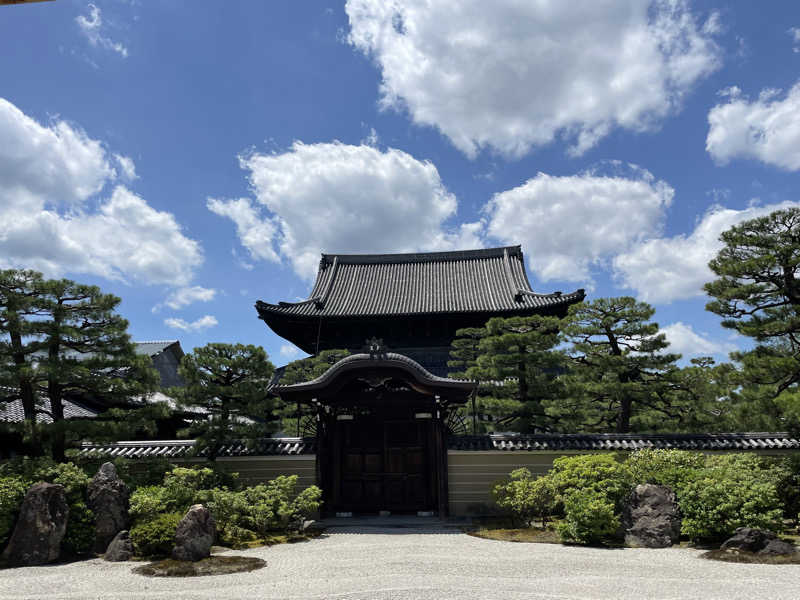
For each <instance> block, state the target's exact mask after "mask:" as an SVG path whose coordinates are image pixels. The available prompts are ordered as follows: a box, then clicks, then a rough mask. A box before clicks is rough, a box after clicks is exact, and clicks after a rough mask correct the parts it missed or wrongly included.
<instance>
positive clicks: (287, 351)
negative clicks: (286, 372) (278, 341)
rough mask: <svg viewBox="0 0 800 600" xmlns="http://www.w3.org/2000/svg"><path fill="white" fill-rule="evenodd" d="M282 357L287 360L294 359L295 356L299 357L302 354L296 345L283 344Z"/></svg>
mask: <svg viewBox="0 0 800 600" xmlns="http://www.w3.org/2000/svg"><path fill="white" fill-rule="evenodd" d="M280 352H281V356H283V357H284V358H287V359H292V358H294V357H295V356H298V355H299V354H300V353H301V350H300V348H298V347H297V346H295V345H294V344H283V345H282V346H281V350H280Z"/></svg>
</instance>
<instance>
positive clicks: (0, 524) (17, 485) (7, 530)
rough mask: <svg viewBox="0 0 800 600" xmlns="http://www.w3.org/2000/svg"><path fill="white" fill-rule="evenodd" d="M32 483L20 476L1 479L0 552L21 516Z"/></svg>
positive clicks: (8, 476) (7, 476) (2, 477)
mask: <svg viewBox="0 0 800 600" xmlns="http://www.w3.org/2000/svg"><path fill="white" fill-rule="evenodd" d="M29 487H30V483H29V482H27V481H25V480H24V479H23V478H22V477H20V476H19V475H6V476H1V477H0V550H2V549H3V546H5V545H6V542H7V541H8V538H10V537H11V533H12V531H13V529H14V524H15V523H16V521H17V515H19V508H20V505H21V504H22V499H23V498H25V493H26V492H27V491H28V488H29Z"/></svg>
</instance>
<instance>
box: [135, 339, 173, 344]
mask: <svg viewBox="0 0 800 600" xmlns="http://www.w3.org/2000/svg"><path fill="white" fill-rule="evenodd" d="M178 341H180V340H144V341H141V342H140V341H136V340H134V342H133V343H134V344H174V343H175V342H178Z"/></svg>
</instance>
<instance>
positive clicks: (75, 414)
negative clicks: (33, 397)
mask: <svg viewBox="0 0 800 600" xmlns="http://www.w3.org/2000/svg"><path fill="white" fill-rule="evenodd" d="M96 416H97V411H95V410H91V409H89V408H86V407H85V406H83V405H81V404H78V403H76V402H72V401H70V400H64V418H65V419H81V418H84V419H85V418H89V419H92V418H94V417H96ZM24 419H25V412H24V411H23V409H22V400H12V401H10V402H0V421H5V422H6V423H20V422H22V421H23V420H24ZM37 421H38V422H39V423H52V422H53V419H52V418H51V417H50V415H46V414H42V413H40V414H39V416H38V418H37Z"/></svg>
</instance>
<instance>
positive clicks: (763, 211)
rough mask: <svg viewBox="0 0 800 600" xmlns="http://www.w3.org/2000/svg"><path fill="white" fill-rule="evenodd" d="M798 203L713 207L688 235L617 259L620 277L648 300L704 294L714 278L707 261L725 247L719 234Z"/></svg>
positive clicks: (646, 243) (642, 247)
mask: <svg viewBox="0 0 800 600" xmlns="http://www.w3.org/2000/svg"><path fill="white" fill-rule="evenodd" d="M790 206H797V203H793V202H783V203H781V204H772V205H767V206H753V207H750V208H747V209H744V210H733V209H729V208H722V207H719V206H717V207H714V208H712V209H711V210H709V211H708V212H707V213H706V214H705V215H704V216H703V218H702V219H701V220H700V222H699V223H698V224H697V226H696V227H695V229H694V231H693V232H692V233H691V234H689V235H683V234H681V235H676V236H672V237H665V238H655V239H650V240H646V241H643V242H641V243H639V244H637V245H635V246H634V247H633V248H631V249H630V250H629V251H628V252H625V253H622V254H620V255H619V256H617V257H616V258H615V259H614V270H615V275H616V277H617V279H618V280H619V282H620V284H621V285H623V286H624V287H628V288H632V289H635V290H636V294H637V296H638V297H639V298H640V299H641V300H644V301H646V302H671V301H673V300H679V299H683V298H692V297H694V296H701V295H703V293H704V292H703V284H705V283H707V282H709V281H711V280H713V279H714V278H715V276H714V274H713V273H712V271H711V269H709V268H708V262H709V261H710V260H711V259H712V258H714V256H716V254H717V252H719V250H720V249H721V248H722V245H723V244H722V242H720V241H719V236H720V234H721V233H722V232H723V231H725V230H727V229H730V228H731V227H733V226H734V225H736V224H738V223H741V222H742V221H745V220H747V219H754V218H756V217H760V216H763V215H767V214H769V213H771V212H772V211H774V210H779V209H782V208H788V207H790Z"/></svg>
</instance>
